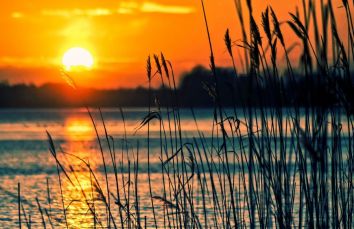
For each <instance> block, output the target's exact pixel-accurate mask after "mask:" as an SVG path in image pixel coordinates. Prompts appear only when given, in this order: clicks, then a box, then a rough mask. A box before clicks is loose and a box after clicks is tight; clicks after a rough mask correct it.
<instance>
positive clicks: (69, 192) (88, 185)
mask: <svg viewBox="0 0 354 229" xmlns="http://www.w3.org/2000/svg"><path fill="white" fill-rule="evenodd" d="M65 127H66V128H65V132H66V136H67V138H68V139H67V140H68V141H70V144H71V147H70V149H71V150H72V151H73V152H70V154H71V153H72V154H73V155H74V156H71V155H68V156H67V158H66V159H67V160H68V162H69V164H68V171H70V173H69V177H70V179H71V182H70V181H69V180H66V182H65V183H64V185H63V197H64V203H65V206H66V215H67V219H66V220H67V224H68V226H69V227H71V228H80V227H87V228H89V227H92V225H94V223H95V222H94V217H93V215H94V214H95V211H96V209H95V204H94V203H95V201H94V200H95V199H97V198H98V195H97V190H96V188H95V185H94V184H95V182H94V178H93V177H92V173H91V172H90V169H92V171H95V170H96V169H97V166H98V164H97V161H96V160H95V158H97V156H98V155H92V152H88V151H87V149H85V147H84V146H83V144H82V141H83V140H86V141H87V140H93V139H94V138H95V132H94V128H93V126H92V123H91V122H90V120H89V119H85V118H70V119H68V120H67V121H66V125H65ZM85 163H87V164H85ZM88 165H89V166H90V168H88ZM97 174H98V173H96V175H97ZM96 214H97V213H96Z"/></svg>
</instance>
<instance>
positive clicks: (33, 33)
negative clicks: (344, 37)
mask: <svg viewBox="0 0 354 229" xmlns="http://www.w3.org/2000/svg"><path fill="white" fill-rule="evenodd" d="M316 2H319V1H316ZM299 3H301V1H300V0H292V1H284V0H282V1H279V0H268V1H263V0H254V1H253V4H254V8H255V12H254V16H255V17H256V18H257V19H260V15H261V11H263V10H264V9H265V7H266V6H267V5H272V7H273V8H274V9H275V11H276V12H277V14H278V17H279V18H280V20H285V19H289V17H288V12H289V11H292V12H294V10H295V6H296V4H299ZM333 3H334V6H335V7H339V6H340V3H341V1H340V0H335V1H333ZM205 4H206V8H207V14H208V17H209V23H210V29H211V33H212V39H213V42H214V46H215V55H216V62H217V64H218V65H223V66H227V65H230V64H231V62H230V60H229V59H228V56H227V54H226V49H225V47H224V43H223V36H224V33H225V30H226V29H227V28H230V30H231V35H232V37H233V39H234V40H238V39H240V38H241V33H240V26H239V24H238V20H237V17H236V13H235V12H236V11H235V7H234V2H233V0H205ZM244 9H246V6H244ZM336 10H337V11H338V18H337V22H338V24H340V23H344V20H343V19H341V18H343V16H344V10H342V9H339V8H338V9H336ZM0 28H1V36H0V80H7V81H8V82H10V83H19V82H24V83H35V84H43V83H45V82H63V79H62V78H61V77H60V65H61V58H62V56H63V54H64V53H65V51H66V50H68V49H69V48H71V47H75V46H79V47H83V48H86V49H88V50H89V51H90V52H91V53H92V55H93V57H94V59H95V65H94V69H93V70H91V71H86V72H80V73H78V72H76V73H72V77H73V78H74V79H75V81H76V83H77V84H78V85H81V86H88V87H97V88H115V87H136V86H139V85H140V86H146V76H145V60H146V57H147V56H148V55H149V54H154V53H159V52H160V51H163V52H164V53H165V56H166V57H167V58H168V59H170V60H171V61H172V63H173V64H174V67H175V70H176V72H177V74H178V75H180V74H181V73H182V72H185V71H188V70H190V69H191V68H192V67H193V66H195V65H197V64H203V65H208V61H209V50H208V43H207V37H206V33H205V27H204V24H203V17H202V11H201V5H200V1H199V0H123V1H119V0H104V1H103V0H75V1H73V0H60V1H48V0H28V1H24V0H11V1H2V3H1V6H0ZM343 30H345V26H344V28H343ZM286 34H288V35H287V36H288V38H289V37H290V38H291V36H293V35H290V33H286Z"/></svg>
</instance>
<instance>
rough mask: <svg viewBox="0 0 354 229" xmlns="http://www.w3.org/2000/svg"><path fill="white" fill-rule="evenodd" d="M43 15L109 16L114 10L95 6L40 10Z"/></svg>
mask: <svg viewBox="0 0 354 229" xmlns="http://www.w3.org/2000/svg"><path fill="white" fill-rule="evenodd" d="M41 13H42V15H44V16H59V17H72V16H109V15H112V14H114V13H115V12H114V11H112V10H111V9H105V8H96V9H73V10H65V9H64V10H47V9H46V10H42V12H41Z"/></svg>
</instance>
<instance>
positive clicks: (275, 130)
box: [18, 0, 354, 228]
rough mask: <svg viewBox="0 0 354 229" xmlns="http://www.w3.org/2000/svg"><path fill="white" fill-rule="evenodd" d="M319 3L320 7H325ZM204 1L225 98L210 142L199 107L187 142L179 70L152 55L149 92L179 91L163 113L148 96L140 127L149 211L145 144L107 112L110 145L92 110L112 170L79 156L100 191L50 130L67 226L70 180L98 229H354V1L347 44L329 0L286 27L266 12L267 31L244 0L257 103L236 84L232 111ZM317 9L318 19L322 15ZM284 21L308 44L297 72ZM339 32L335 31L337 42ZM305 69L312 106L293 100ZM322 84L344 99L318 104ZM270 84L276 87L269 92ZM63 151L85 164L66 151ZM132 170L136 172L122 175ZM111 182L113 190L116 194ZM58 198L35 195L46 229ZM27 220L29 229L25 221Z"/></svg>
mask: <svg viewBox="0 0 354 229" xmlns="http://www.w3.org/2000/svg"><path fill="white" fill-rule="evenodd" d="M315 3H316V4H320V6H319V7H317V6H315ZM201 4H202V9H203V12H204V15H203V16H204V21H205V26H206V29H207V38H208V41H209V49H210V67H211V72H212V74H213V78H214V84H213V85H211V86H209V87H208V90H209V92H210V95H211V96H212V97H213V99H214V101H215V106H214V109H213V114H212V116H213V117H214V119H213V123H212V135H211V138H210V139H209V138H207V137H205V136H204V133H203V132H201V131H199V129H198V117H197V116H196V115H194V111H193V109H192V113H193V115H194V120H195V125H196V129H197V130H198V135H197V136H194V138H193V140H188V138H185V137H184V136H183V130H182V126H181V113H180V107H179V96H178V90H177V88H176V83H175V76H174V73H173V68H172V64H171V63H170V62H169V61H168V60H166V59H165V57H164V56H163V54H161V56H157V55H155V56H154V63H155V66H152V63H151V60H150V57H149V58H148V60H147V77H148V82H149V88H150V85H151V81H152V80H153V79H156V78H158V80H161V84H162V85H163V87H164V88H166V90H167V89H168V90H169V91H170V95H169V97H170V98H169V100H170V104H169V105H168V106H167V107H165V108H162V107H160V105H159V98H158V97H156V96H155V97H154V96H153V95H151V94H150V96H149V98H147V99H148V101H147V102H148V113H147V115H146V116H145V117H144V118H143V120H142V121H141V124H140V126H139V127H138V128H137V131H140V132H141V131H143V127H145V126H146V127H147V132H146V136H147V160H148V161H147V166H148V169H147V173H148V186H149V188H148V190H145V191H146V192H147V193H148V196H149V198H150V203H151V206H144V210H142V206H141V204H140V203H139V200H140V196H139V193H140V192H139V174H140V173H139V168H140V167H139V163H140V161H139V155H140V154H141V152H139V143H136V144H131V143H129V142H130V141H129V139H128V136H127V134H124V136H123V139H122V143H121V144H120V146H121V149H120V151H119V150H118V149H117V148H116V147H115V142H116V140H115V139H113V137H111V136H110V135H109V127H108V128H106V125H105V122H104V117H103V114H102V112H101V111H100V110H99V113H100V117H101V118H100V120H99V121H100V122H101V123H102V125H103V127H104V139H100V135H99V133H98V131H97V128H96V121H95V119H94V118H93V116H92V115H91V113H90V110H89V109H88V113H89V115H90V117H91V120H92V124H93V126H94V127H95V132H96V136H97V141H98V143H99V146H100V147H99V150H100V153H101V158H102V163H103V165H104V171H103V173H104V179H103V183H102V181H101V180H100V179H98V178H97V174H95V171H94V170H93V169H92V168H91V167H90V163H89V162H87V161H85V160H83V159H79V160H81V161H82V163H83V164H84V167H85V168H86V171H87V173H88V174H89V175H90V180H91V189H90V190H91V193H89V192H88V191H87V190H84V188H83V187H82V186H81V185H80V180H79V179H77V176H76V175H75V174H76V173H77V172H76V171H75V170H74V169H72V168H70V167H69V168H68V167H67V166H64V165H63V164H62V163H61V161H60V160H59V157H58V153H57V151H56V146H55V144H54V141H53V140H52V138H51V136H50V134H49V133H48V138H49V143H50V151H51V154H52V156H53V158H54V159H55V161H56V163H57V172H58V179H59V180H58V182H59V186H60V192H61V200H62V209H63V215H64V223H63V224H62V225H64V226H66V227H67V228H69V227H70V225H69V224H68V220H67V217H68V216H67V207H68V206H66V204H65V201H64V196H63V191H62V182H63V179H65V180H67V181H68V182H70V183H71V185H73V186H75V187H76V188H77V189H78V190H80V191H81V192H82V195H83V197H84V198H83V201H84V203H85V204H86V205H87V208H88V209H89V214H91V215H92V218H93V224H92V225H93V227H109V228H117V227H119V228H162V227H163V228H235V227H236V228H245V227H250V228H256V227H257V228H258V227H260V228H269V227H279V228H293V227H299V228H301V227H308V228H353V227H354V223H353V220H352V218H353V211H354V186H353V173H354V154H353V150H354V148H353V147H354V146H353V127H354V125H353V124H354V123H353V114H354V107H353V106H354V102H353V98H354V97H353V94H352V90H353V89H354V88H353V81H352V80H353V76H352V75H351V70H352V66H351V64H352V63H353V59H354V44H353V36H354V26H353V21H352V16H351V13H352V12H351V9H352V8H353V3H351V2H350V1H343V8H342V9H341V10H345V13H346V17H347V19H346V23H347V25H346V26H347V27H348V31H347V32H348V37H341V36H340V35H339V31H338V27H337V22H336V18H335V14H334V8H333V4H332V1H331V0H328V1H327V2H326V3H325V2H324V1H322V0H321V1H305V0H303V1H302V9H301V10H302V13H300V12H299V9H297V10H296V12H294V13H290V14H289V18H290V19H289V20H288V21H286V23H283V22H280V21H279V19H278V18H277V15H276V12H275V11H274V10H273V9H272V8H271V7H267V8H266V9H265V11H264V12H263V13H262V15H261V19H262V23H261V25H258V24H257V23H256V20H255V15H254V13H253V7H252V1H250V0H248V1H246V9H247V11H248V15H249V18H248V19H246V18H245V17H244V15H243V14H244V12H245V11H244V10H243V9H245V6H244V3H243V2H242V1H241V0H235V7H236V12H237V15H238V18H239V20H240V26H241V31H242V34H241V35H242V39H243V41H242V43H241V44H238V45H237V48H240V47H241V48H242V49H243V51H244V58H245V59H244V60H243V62H244V63H245V70H246V72H247V77H248V78H249V80H248V82H249V85H248V90H249V94H250V96H249V97H248V98H242V97H241V96H240V94H239V91H240V89H239V88H238V85H236V87H235V88H233V90H232V93H233V94H230V96H232V97H233V98H234V99H235V100H236V98H238V99H242V100H243V101H242V104H243V106H241V107H238V108H237V107H236V106H234V107H233V110H232V112H231V113H230V112H229V111H227V109H226V108H225V107H223V106H222V101H220V98H221V97H220V90H221V88H222V87H221V86H220V81H219V80H220V78H221V77H222V76H221V75H218V73H217V71H216V64H215V57H214V52H213V44H212V40H211V38H210V33H211V30H212V28H209V27H208V20H207V14H206V10H205V5H204V1H203V0H201ZM318 9H320V12H317V10H318ZM318 13H320V17H319V16H318ZM246 20H248V23H247V22H246ZM246 25H249V28H246ZM285 26H289V28H290V29H291V30H292V31H293V33H294V34H293V35H294V36H296V37H297V38H298V40H299V41H300V42H301V53H300V55H299V63H300V65H299V66H294V63H292V62H291V60H290V57H289V55H290V52H291V49H292V48H293V47H292V45H291V46H289V43H288V42H287V41H286V40H285V38H284V35H283V27H285ZM230 31H231V30H227V32H226V35H225V45H226V48H227V50H228V53H229V55H230V59H231V61H232V63H233V68H234V72H235V78H236V77H238V76H237V75H238V72H240V71H238V70H237V69H236V64H235V63H237V62H240V61H241V60H236V59H235V55H234V52H235V50H234V49H235V46H234V42H232V39H231V36H230ZM246 31H249V33H247V32H246ZM329 34H332V35H333V36H331V39H329ZM312 36H313V37H312ZM279 46H280V47H279ZM279 50H282V51H281V52H282V53H284V56H285V61H286V67H285V69H282V68H281V67H279V63H280V62H281V60H279V58H278V55H279V52H280V51H279ZM330 50H331V51H330ZM330 54H331V55H330ZM330 56H331V57H330ZM295 69H296V70H297V71H301V74H303V75H304V76H305V80H306V88H305V89H304V91H303V93H304V96H305V97H306V98H307V99H306V101H307V104H306V106H305V107H300V106H299V105H298V103H297V101H296V99H295V98H287V97H286V96H285V95H286V93H284V84H285V81H289V82H290V83H291V85H292V86H293V87H294V88H297V87H298V85H299V79H297V78H296V77H297V75H298V74H295ZM154 71H156V73H154ZM282 72H283V73H282ZM319 86H321V87H322V88H325V90H326V91H325V93H330V94H331V95H333V96H335V98H336V100H335V101H336V103H331V102H329V101H324V102H323V103H322V104H321V105H320V106H318V105H317V104H315V103H314V100H315V98H313V93H311V91H313V90H315V89H316V88H318V87H319ZM264 88H267V90H261V89H264ZM266 97H272V98H275V104H274V106H272V107H267V106H265V105H264V104H265V103H264V100H263V99H262V98H266ZM252 98H259V101H260V102H259V104H258V106H257V107H255V106H253V105H254V102H255V101H253V100H252ZM285 101H293V103H292V104H293V106H292V107H284V104H286V103H285ZM121 114H122V120H123V124H124V127H123V128H124V130H125V119H124V112H123V111H121ZM165 116H166V117H165ZM153 121H155V122H158V124H159V141H160V143H159V144H160V148H159V152H158V154H159V157H160V158H159V159H160V162H161V163H160V164H161V166H160V170H159V174H160V176H161V184H160V185H161V189H160V190H159V192H158V193H156V192H153V188H152V184H153V182H152V176H153V174H152V172H151V167H150V165H151V162H150V157H151V155H152V152H151V145H150V134H151V130H150V123H151V122H153ZM102 142H105V144H107V145H108V150H109V155H110V160H111V162H110V163H111V166H112V168H113V174H114V179H109V171H108V170H107V166H108V163H109V162H108V160H107V158H105V157H104V152H103V151H104V148H103V147H102V144H103V143H102ZM155 153H156V152H155ZM62 154H64V155H65V156H67V157H75V156H74V155H71V154H69V153H65V152H62ZM154 155H156V154H154ZM126 165H127V166H128V169H127V170H126V169H125V168H124V166H126ZM74 178H75V179H74ZM112 182H113V187H115V192H113V191H112V190H110V187H112V186H111V185H112ZM48 190H49V188H48ZM49 193H50V192H49V191H48V204H44V203H42V204H40V201H39V200H38V199H37V204H38V209H39V212H40V214H41V216H42V222H43V226H44V227H45V226H46V222H47V221H48V222H51V218H52V214H44V213H43V212H47V211H48V209H50V202H51V201H50V194H49ZM21 195H22V194H21V193H20V185H19V186H18V211H19V224H18V225H19V227H20V228H21V227H23V226H24V224H22V223H21V216H22V215H24V217H25V218H26V215H25V214H26V213H25V211H24V209H23V207H21V206H22V205H23V203H22V202H21ZM95 195H96V197H95ZM98 205H103V206H104V208H105V209H106V211H105V214H104V215H105V217H102V213H98V212H97V206H98ZM21 209H22V210H21ZM49 212H50V210H49ZM159 214H162V216H161V215H159ZM26 225H27V226H28V227H30V223H28V220H27V219H26ZM47 225H48V224H47Z"/></svg>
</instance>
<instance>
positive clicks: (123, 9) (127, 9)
mask: <svg viewBox="0 0 354 229" xmlns="http://www.w3.org/2000/svg"><path fill="white" fill-rule="evenodd" d="M194 11H195V10H194V8H192V7H188V6H179V5H165V4H159V3H154V2H142V3H138V2H131V1H129V2H127V1H123V2H121V3H120V5H119V7H118V8H93V9H79V8H76V9H44V10H42V11H41V14H42V15H43V16H56V17H72V16H92V17H99V16H111V15H118V14H134V13H163V14H190V13H193V12H194ZM17 13H18V15H17V16H19V15H21V13H19V12H17Z"/></svg>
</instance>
